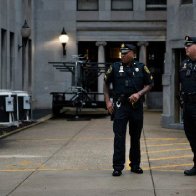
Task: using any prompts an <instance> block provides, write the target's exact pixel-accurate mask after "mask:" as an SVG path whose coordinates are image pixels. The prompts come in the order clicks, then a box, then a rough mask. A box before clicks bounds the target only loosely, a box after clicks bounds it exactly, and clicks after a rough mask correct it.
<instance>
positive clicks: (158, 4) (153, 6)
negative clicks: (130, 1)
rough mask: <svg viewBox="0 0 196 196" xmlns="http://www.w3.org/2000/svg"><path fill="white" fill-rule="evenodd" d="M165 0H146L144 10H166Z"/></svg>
mask: <svg viewBox="0 0 196 196" xmlns="http://www.w3.org/2000/svg"><path fill="white" fill-rule="evenodd" d="M166 8H167V2H166V0H146V10H166Z"/></svg>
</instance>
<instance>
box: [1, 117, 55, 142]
mask: <svg viewBox="0 0 196 196" xmlns="http://www.w3.org/2000/svg"><path fill="white" fill-rule="evenodd" d="M52 117H53V115H52V114H48V115H46V116H44V117H42V118H40V119H38V120H36V121H35V122H34V123H32V124H31V125H27V126H24V127H21V128H18V129H16V130H14V131H11V132H9V133H5V134H3V135H1V136H0V139H3V138H6V137H8V136H10V135H13V134H15V133H18V132H20V131H24V130H25V129H28V128H30V127H33V126H36V125H38V124H41V123H43V122H45V121H47V120H49V119H50V118H52Z"/></svg>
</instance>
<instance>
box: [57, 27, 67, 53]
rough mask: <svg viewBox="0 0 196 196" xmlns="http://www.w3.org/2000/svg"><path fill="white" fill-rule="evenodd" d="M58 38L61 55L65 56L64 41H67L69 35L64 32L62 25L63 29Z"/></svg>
mask: <svg viewBox="0 0 196 196" xmlns="http://www.w3.org/2000/svg"><path fill="white" fill-rule="evenodd" d="M59 40H60V42H61V44H62V46H63V55H64V56H65V55H66V49H65V46H66V43H67V42H68V40H69V37H68V35H67V33H66V32H65V29H64V27H63V30H62V32H61V35H60V36H59Z"/></svg>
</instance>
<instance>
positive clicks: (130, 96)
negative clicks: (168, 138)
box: [104, 44, 153, 176]
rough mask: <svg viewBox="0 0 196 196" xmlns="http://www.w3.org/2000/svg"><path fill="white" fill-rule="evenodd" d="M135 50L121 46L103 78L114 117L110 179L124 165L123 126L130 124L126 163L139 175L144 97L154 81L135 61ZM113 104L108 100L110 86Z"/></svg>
mask: <svg viewBox="0 0 196 196" xmlns="http://www.w3.org/2000/svg"><path fill="white" fill-rule="evenodd" d="M135 52H136V47H135V46H134V45H132V44H124V45H123V46H122V47H121V60H122V62H116V63H114V64H112V65H111V66H110V68H109V69H108V70H107V72H106V74H105V77H104V95H105V102H106V107H107V110H108V112H109V113H110V114H113V115H114V119H113V120H114V121H113V132H114V154H113V169H114V171H113V173H112V175H113V176H120V175H121V174H122V170H123V169H124V164H125V137H126V126H127V123H128V122H129V134H130V136H131V141H130V142H131V147H130V151H129V160H130V167H131V172H134V173H138V174H142V173H143V170H142V169H141V167H140V161H141V153H140V136H141V132H142V128H143V101H144V95H145V94H146V93H147V92H148V91H149V90H150V89H151V87H152V84H153V78H152V75H151V74H150V71H149V70H148V68H147V67H146V66H145V65H144V64H143V63H140V62H137V61H135V60H134V57H135ZM111 83H112V86H113V101H112V100H111V99H110V93H109V92H110V91H109V90H110V89H109V87H110V84H111Z"/></svg>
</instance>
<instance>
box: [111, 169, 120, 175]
mask: <svg viewBox="0 0 196 196" xmlns="http://www.w3.org/2000/svg"><path fill="white" fill-rule="evenodd" d="M121 175H122V172H121V171H119V170H114V171H113V173H112V176H121Z"/></svg>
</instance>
